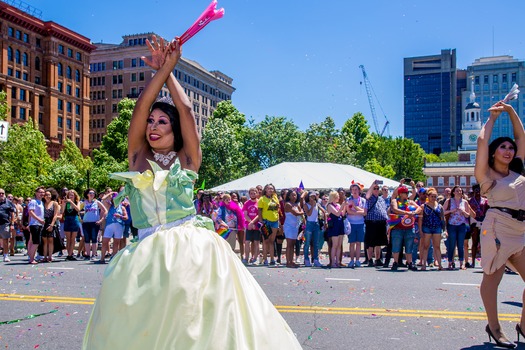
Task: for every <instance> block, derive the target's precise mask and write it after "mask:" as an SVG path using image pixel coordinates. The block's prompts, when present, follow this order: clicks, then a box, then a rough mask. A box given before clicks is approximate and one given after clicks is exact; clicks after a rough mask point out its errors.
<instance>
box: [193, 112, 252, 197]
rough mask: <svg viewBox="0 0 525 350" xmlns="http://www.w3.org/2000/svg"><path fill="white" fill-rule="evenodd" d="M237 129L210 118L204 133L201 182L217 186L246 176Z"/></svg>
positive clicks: (200, 172)
mask: <svg viewBox="0 0 525 350" xmlns="http://www.w3.org/2000/svg"><path fill="white" fill-rule="evenodd" d="M235 131H236V130H235V127H234V126H232V125H230V124H229V123H227V122H226V121H225V120H224V119H221V118H215V117H213V118H210V119H209V120H208V123H207V124H206V128H205V129H204V130H203V132H202V142H201V148H202V164H201V167H200V169H199V178H200V181H202V180H205V181H206V185H207V186H209V187H213V186H217V185H220V184H222V183H226V182H229V181H231V180H234V179H237V178H239V177H242V176H244V175H246V160H245V156H244V154H243V144H242V143H241V142H240V140H238V139H237V135H236V133H235Z"/></svg>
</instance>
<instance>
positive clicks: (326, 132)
mask: <svg viewBox="0 0 525 350" xmlns="http://www.w3.org/2000/svg"><path fill="white" fill-rule="evenodd" d="M343 145H344V143H343V142H342V138H341V134H340V131H339V130H338V129H337V128H336V127H335V122H334V120H333V119H332V118H331V117H326V119H325V120H324V121H322V122H321V123H319V124H318V123H313V124H310V126H309V127H308V129H307V130H306V132H305V133H304V144H303V146H302V148H303V152H302V154H303V158H304V160H305V161H309V162H329V163H340V162H343V160H345V159H347V158H348V154H345V152H344V150H343V147H342V146H343Z"/></svg>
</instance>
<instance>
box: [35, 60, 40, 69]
mask: <svg viewBox="0 0 525 350" xmlns="http://www.w3.org/2000/svg"><path fill="white" fill-rule="evenodd" d="M35 69H36V70H40V57H37V58H35Z"/></svg>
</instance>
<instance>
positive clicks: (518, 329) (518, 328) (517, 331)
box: [516, 323, 525, 343]
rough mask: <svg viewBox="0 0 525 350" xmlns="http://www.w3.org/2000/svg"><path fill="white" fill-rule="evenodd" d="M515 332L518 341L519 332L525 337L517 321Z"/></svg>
mask: <svg viewBox="0 0 525 350" xmlns="http://www.w3.org/2000/svg"><path fill="white" fill-rule="evenodd" d="M516 333H517V334H518V343H519V341H520V334H521V336H522V337H523V338H525V334H524V333H523V331H522V330H521V326H520V324H519V323H517V324H516Z"/></svg>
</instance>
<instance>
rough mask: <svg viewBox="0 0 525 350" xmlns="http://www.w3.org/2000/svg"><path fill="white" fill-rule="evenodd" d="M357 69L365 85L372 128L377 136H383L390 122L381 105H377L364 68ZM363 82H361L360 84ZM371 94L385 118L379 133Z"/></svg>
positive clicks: (361, 66)
mask: <svg viewBox="0 0 525 350" xmlns="http://www.w3.org/2000/svg"><path fill="white" fill-rule="evenodd" d="M359 68H361V70H362V71H363V82H364V83H365V89H366V94H367V96H368V103H369V104H370V112H371V113H372V120H373V122H374V127H375V129H376V133H377V134H378V135H379V136H383V134H384V133H385V130H386V129H387V128H388V124H390V122H389V121H388V118H387V117H386V115H385V112H384V111H383V107H381V104H380V103H379V100H378V99H377V96H376V93H375V91H374V89H373V88H372V84H370V80H368V75H367V74H366V71H365V66H363V65H360V66H359ZM363 82H361V84H362V83H363ZM372 94H374V96H375V98H376V100H377V104H378V105H379V108H380V109H381V112H383V117H385V125H384V126H383V129H382V130H381V131H379V126H378V124H377V117H376V108H375V106H374V100H373V98H372ZM387 134H390V131H388V132H387ZM388 136H390V135H388Z"/></svg>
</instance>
